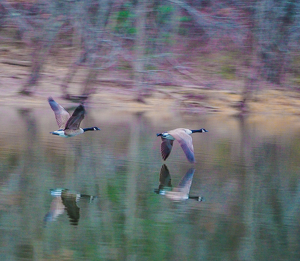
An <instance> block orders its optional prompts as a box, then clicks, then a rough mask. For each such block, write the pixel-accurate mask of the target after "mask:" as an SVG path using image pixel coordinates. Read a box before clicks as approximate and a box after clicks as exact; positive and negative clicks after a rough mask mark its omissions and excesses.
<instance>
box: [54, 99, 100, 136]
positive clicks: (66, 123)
mask: <svg viewBox="0 0 300 261" xmlns="http://www.w3.org/2000/svg"><path fill="white" fill-rule="evenodd" d="M48 102H49V105H50V107H51V109H52V110H53V112H54V115H55V118H56V122H57V125H58V127H59V129H58V130H57V131H53V132H50V133H51V134H53V135H57V136H60V137H64V138H68V137H73V136H77V135H79V134H82V133H84V132H86V131H97V130H100V129H99V128H98V127H90V128H80V127H79V126H80V123H81V121H82V120H83V118H84V115H85V109H84V106H83V105H82V104H80V105H79V106H78V107H77V108H76V109H75V111H74V112H73V114H72V116H70V114H69V113H68V112H67V111H66V110H65V109H64V108H63V107H62V106H61V105H59V104H58V103H57V102H56V101H54V100H53V99H52V98H51V97H49V98H48Z"/></svg>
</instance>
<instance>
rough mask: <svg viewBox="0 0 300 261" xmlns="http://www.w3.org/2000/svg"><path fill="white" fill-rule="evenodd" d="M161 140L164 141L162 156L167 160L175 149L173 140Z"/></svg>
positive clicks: (161, 149) (161, 146) (161, 148)
mask: <svg viewBox="0 0 300 261" xmlns="http://www.w3.org/2000/svg"><path fill="white" fill-rule="evenodd" d="M161 140H162V143H161V145H160V151H161V156H162V158H163V160H166V159H167V158H168V157H169V155H170V153H171V150H172V147H173V140H168V139H165V138H163V137H161Z"/></svg>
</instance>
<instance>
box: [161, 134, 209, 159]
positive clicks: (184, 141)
mask: <svg viewBox="0 0 300 261" xmlns="http://www.w3.org/2000/svg"><path fill="white" fill-rule="evenodd" d="M195 132H200V133H201V132H208V131H207V130H206V129H203V128H202V129H199V130H189V129H184V128H178V129H175V130H170V131H168V132H163V133H157V134H156V136H161V140H162V143H161V156H162V158H163V160H166V159H167V158H168V157H169V155H170V153H171V150H172V147H173V141H174V140H177V141H178V142H179V144H180V146H181V148H182V149H183V151H184V153H185V155H186V157H187V159H188V161H189V162H191V163H195V156H194V147H193V140H192V137H191V136H190V135H191V134H192V133H195Z"/></svg>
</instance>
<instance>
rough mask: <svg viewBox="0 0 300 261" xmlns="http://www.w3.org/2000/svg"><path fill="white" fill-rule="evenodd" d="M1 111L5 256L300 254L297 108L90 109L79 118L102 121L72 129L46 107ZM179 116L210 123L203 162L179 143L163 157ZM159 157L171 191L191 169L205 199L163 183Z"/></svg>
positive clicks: (198, 124)
mask: <svg viewBox="0 0 300 261" xmlns="http://www.w3.org/2000/svg"><path fill="white" fill-rule="evenodd" d="M1 111H2V114H1V115H0V121H1V123H2V125H1V126H0V134H1V136H0V144H1V148H0V195H1V197H0V233H1V237H0V240H1V244H0V247H1V248H0V250H1V252H0V258H1V260H299V257H300V249H299V247H300V245H299V244H300V238H299V234H300V233H299V232H300V231H299V219H300V213H299V204H300V186H299V185H300V184H299V173H300V172H299V170H300V163H299V156H300V150H299V145H300V135H299V133H300V132H299V129H300V125H299V126H298V125H297V124H296V123H295V118H292V117H287V116H284V117H280V116H278V117H275V116H273V117H271V116H267V115H266V116H259V117H258V116H249V117H245V118H240V117H230V116H220V115H214V114H211V115H206V116H205V115H186V114H183V113H182V114H179V116H176V117H174V116H175V112H174V114H172V112H171V113H170V114H165V115H162V114H161V113H159V112H142V113H127V112H109V111H105V110H99V109H95V108H93V110H88V115H87V116H86V118H85V119H84V121H83V122H82V126H83V127H90V126H98V127H100V128H101V131H98V132H87V133H85V134H84V135H79V136H77V137H73V138H69V139H64V138H60V137H57V136H53V135H50V134H49V132H50V131H53V130H55V129H56V127H57V126H56V122H55V119H54V115H53V113H52V111H51V110H50V109H49V108H48V107H45V108H34V109H20V108H14V107H3V108H1ZM176 127H187V128H190V129H198V128H206V129H207V130H208V131H209V132H208V133H203V134H202V133H201V134H193V141H194V148H195V158H196V161H197V162H196V164H190V163H189V162H188V161H187V160H186V158H185V156H184V153H183V151H182V150H181V148H180V146H179V145H178V144H176V143H174V148H173V151H172V153H171V155H170V157H169V158H168V159H167V161H166V162H163V161H162V159H161V155H160V138H157V137H156V135H155V134H156V133H158V132H162V131H167V130H169V129H173V128H176ZM163 164H166V167H167V168H168V173H169V176H168V179H169V180H168V181H167V182H166V184H164V185H165V188H164V189H165V190H166V191H167V190H169V191H170V190H172V189H174V188H176V187H177V186H178V184H179V183H180V181H181V179H182V178H183V177H184V176H185V175H186V174H188V175H189V177H190V180H189V182H190V191H189V192H190V193H189V194H190V196H201V197H203V198H204V201H196V200H194V199H188V200H183V201H179V202H178V201H173V200H172V199H170V198H169V197H166V196H163V195H160V194H157V193H155V190H156V192H157V189H158V188H159V184H160V172H161V169H162V166H163ZM57 188H61V189H68V190H67V191H68V193H71V194H72V193H73V195H75V197H76V194H85V195H92V196H97V197H96V198H94V199H93V200H90V198H88V197H82V198H80V199H79V200H78V201H77V202H76V201H75V200H73V198H72V197H70V198H67V199H66V197H65V198H62V196H60V195H56V196H55V195H51V193H50V189H57ZM52 194H53V193H52ZM77 196H78V195H77Z"/></svg>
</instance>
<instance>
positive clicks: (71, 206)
mask: <svg viewBox="0 0 300 261" xmlns="http://www.w3.org/2000/svg"><path fill="white" fill-rule="evenodd" d="M61 199H62V202H63V204H64V206H65V207H66V210H67V214H68V216H69V218H70V222H71V224H72V225H77V224H78V221H79V218H80V208H79V207H78V206H77V204H76V195H73V194H68V192H65V191H63V192H62V194H61Z"/></svg>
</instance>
